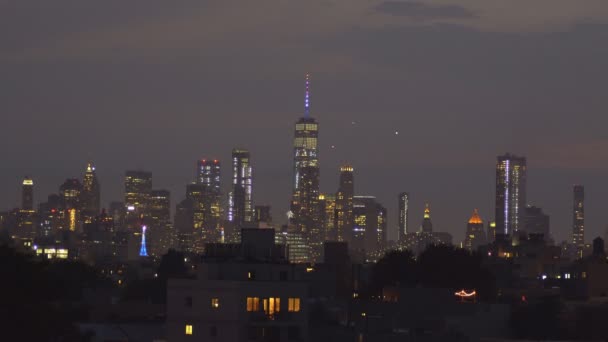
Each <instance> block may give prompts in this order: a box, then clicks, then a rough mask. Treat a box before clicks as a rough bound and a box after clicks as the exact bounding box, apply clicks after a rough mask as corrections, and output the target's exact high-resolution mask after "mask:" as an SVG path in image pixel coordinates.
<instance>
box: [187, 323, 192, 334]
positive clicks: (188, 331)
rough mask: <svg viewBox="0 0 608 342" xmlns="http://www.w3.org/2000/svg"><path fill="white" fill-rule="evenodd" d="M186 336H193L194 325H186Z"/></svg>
mask: <svg viewBox="0 0 608 342" xmlns="http://www.w3.org/2000/svg"><path fill="white" fill-rule="evenodd" d="M186 335H192V325H191V324H186Z"/></svg>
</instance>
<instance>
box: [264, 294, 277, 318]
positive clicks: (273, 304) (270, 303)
mask: <svg viewBox="0 0 608 342" xmlns="http://www.w3.org/2000/svg"><path fill="white" fill-rule="evenodd" d="M280 311H281V298H274V297H271V298H268V299H264V312H265V313H266V314H267V315H274V314H275V312H280Z"/></svg>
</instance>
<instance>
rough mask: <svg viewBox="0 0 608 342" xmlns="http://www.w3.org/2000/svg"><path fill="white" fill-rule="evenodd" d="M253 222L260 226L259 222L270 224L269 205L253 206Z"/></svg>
mask: <svg viewBox="0 0 608 342" xmlns="http://www.w3.org/2000/svg"><path fill="white" fill-rule="evenodd" d="M254 217H255V222H256V223H257V224H258V227H259V226H260V223H266V224H268V225H270V224H272V215H270V206H269V205H256V206H255V215H254Z"/></svg>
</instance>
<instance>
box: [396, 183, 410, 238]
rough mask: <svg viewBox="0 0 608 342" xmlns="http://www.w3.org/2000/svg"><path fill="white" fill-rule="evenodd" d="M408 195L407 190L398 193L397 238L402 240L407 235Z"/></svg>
mask: <svg viewBox="0 0 608 342" xmlns="http://www.w3.org/2000/svg"><path fill="white" fill-rule="evenodd" d="M409 202H410V195H409V194H408V193H407V192H402V193H400V194H399V232H398V235H399V236H398V238H399V240H400V241H401V240H403V239H404V238H405V237H406V236H407V221H408V220H407V219H408V208H409Z"/></svg>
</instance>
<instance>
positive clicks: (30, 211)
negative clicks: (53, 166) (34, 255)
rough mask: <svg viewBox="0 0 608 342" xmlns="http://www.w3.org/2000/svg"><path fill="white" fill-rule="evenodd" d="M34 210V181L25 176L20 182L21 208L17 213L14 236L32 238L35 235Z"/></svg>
mask: <svg viewBox="0 0 608 342" xmlns="http://www.w3.org/2000/svg"><path fill="white" fill-rule="evenodd" d="M35 221H36V211H35V210H34V181H33V180H32V179H31V178H30V177H25V178H24V179H23V182H22V184H21V209H20V210H19V211H18V213H17V225H18V227H17V228H18V229H17V231H16V237H18V238H21V239H29V240H31V239H33V238H34V237H35V235H36V222H35Z"/></svg>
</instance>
